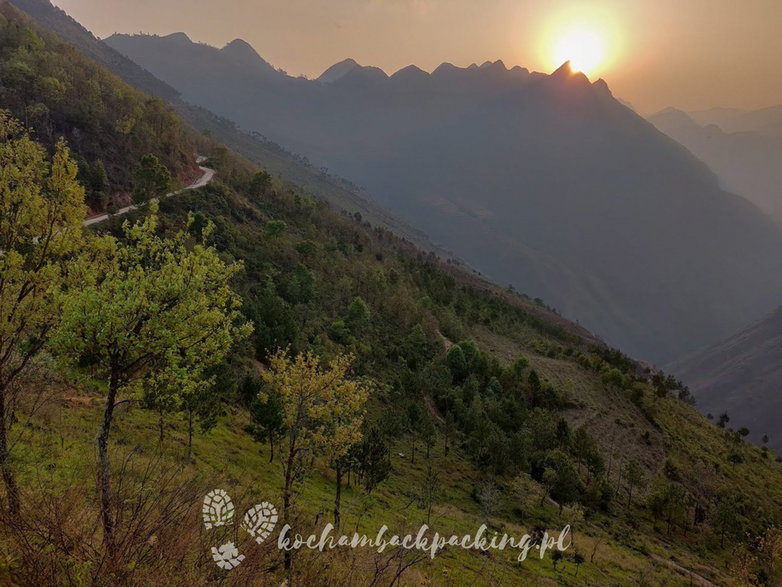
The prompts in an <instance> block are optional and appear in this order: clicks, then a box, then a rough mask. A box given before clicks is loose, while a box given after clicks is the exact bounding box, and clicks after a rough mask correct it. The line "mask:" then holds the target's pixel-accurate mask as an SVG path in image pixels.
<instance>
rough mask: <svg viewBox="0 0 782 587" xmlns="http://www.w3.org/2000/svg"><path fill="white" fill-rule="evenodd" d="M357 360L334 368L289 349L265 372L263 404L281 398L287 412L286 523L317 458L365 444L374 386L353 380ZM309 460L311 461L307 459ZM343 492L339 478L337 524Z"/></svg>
mask: <svg viewBox="0 0 782 587" xmlns="http://www.w3.org/2000/svg"><path fill="white" fill-rule="evenodd" d="M352 362H353V357H352V356H349V355H340V356H338V357H337V358H335V359H333V360H332V361H330V362H329V363H328V364H325V365H324V364H322V363H321V360H320V358H319V357H318V356H317V355H315V354H314V353H312V352H307V353H300V354H298V355H296V356H295V357H291V356H290V354H289V353H288V351H287V350H280V351H277V352H276V353H275V354H274V355H272V357H271V358H270V360H269V369H268V370H267V371H266V372H265V373H264V374H263V380H264V382H265V383H266V384H267V388H266V389H263V390H262V391H261V393H260V394H259V397H260V399H261V401H263V402H265V401H268V400H269V397H270V394H272V393H276V394H278V395H279V397H280V401H281V403H282V410H283V413H284V414H285V426H286V428H287V430H288V432H287V445H285V446H284V447H283V455H284V458H283V475H284V484H283V496H282V500H283V506H282V520H283V523H285V524H289V523H290V521H291V506H292V503H291V500H292V497H293V485H294V482H295V481H296V480H297V479H298V478H300V477H301V475H302V474H303V473H304V472H305V471H306V470H307V468H308V467H309V465H310V463H311V462H312V458H314V457H315V456H317V455H322V456H325V457H327V458H328V460H329V462H332V463H334V462H336V461H337V459H339V458H340V457H342V456H344V455H345V454H347V452H348V451H349V450H350V447H351V446H352V445H354V444H355V443H356V442H358V441H359V440H361V423H362V421H363V407H364V404H365V402H366V401H367V398H368V397H369V388H368V387H367V386H366V385H364V384H362V383H360V382H358V381H356V380H353V379H350V378H349V377H348V371H349V370H350V366H351V364H352ZM305 456H309V457H310V458H309V459H305V458H304V457H305ZM341 488H342V478H341V474H339V473H338V475H337V489H336V495H335V500H334V518H335V526H338V525H339V508H340V497H341ZM291 565H292V558H291V553H290V551H286V553H285V568H286V569H290V568H291Z"/></svg>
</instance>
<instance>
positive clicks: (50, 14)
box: [11, 0, 179, 100]
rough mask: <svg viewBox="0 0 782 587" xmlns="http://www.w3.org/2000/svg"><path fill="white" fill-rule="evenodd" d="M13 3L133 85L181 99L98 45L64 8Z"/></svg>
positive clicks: (41, 1)
mask: <svg viewBox="0 0 782 587" xmlns="http://www.w3.org/2000/svg"><path fill="white" fill-rule="evenodd" d="M11 4H13V5H14V6H16V7H17V8H20V9H21V10H23V11H24V12H25V13H27V14H28V15H29V16H31V17H32V18H34V19H35V21H36V22H38V23H40V24H41V25H42V26H45V27H46V28H47V29H49V30H50V31H52V32H54V33H56V34H58V35H59V36H60V37H62V38H63V39H67V40H68V42H69V43H71V44H72V45H73V46H75V47H76V48H78V49H79V51H80V52H81V53H82V54H84V55H85V56H86V57H89V58H90V59H92V60H93V61H96V62H97V63H100V64H102V65H104V66H106V67H107V68H108V69H109V71H111V72H112V73H114V74H115V75H118V76H119V77H121V78H122V79H123V80H125V81H126V82H127V83H128V84H130V85H131V86H133V87H136V88H138V89H140V90H141V91H143V92H146V93H147V94H150V95H152V96H157V97H159V98H163V99H165V100H174V99H176V98H177V97H178V96H179V92H177V91H176V90H175V89H174V88H172V87H171V86H169V85H168V84H166V83H164V82H162V81H160V80H159V79H157V78H156V77H155V76H153V75H152V74H150V73H149V72H148V71H145V70H144V69H142V68H141V67H139V66H138V65H137V64H136V63H134V62H133V61H131V60H130V59H128V58H127V57H125V56H124V55H122V54H120V53H118V52H116V51H114V50H113V49H112V48H111V47H109V46H107V45H104V44H102V43H96V41H97V39H96V38H95V36H94V35H92V33H90V32H89V31H87V30H86V29H85V28H84V27H83V26H82V25H81V24H79V23H78V22H76V21H75V20H74V19H72V18H71V17H70V16H68V15H67V14H66V13H65V12H64V11H63V10H62V9H60V8H58V7H56V6H53V5H52V4H51V2H49V1H48V0H13V2H11Z"/></svg>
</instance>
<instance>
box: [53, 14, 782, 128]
mask: <svg viewBox="0 0 782 587" xmlns="http://www.w3.org/2000/svg"><path fill="white" fill-rule="evenodd" d="M54 3H55V4H57V5H58V6H60V7H61V8H63V9H64V10H65V11H66V12H68V13H70V14H71V15H72V16H73V17H74V18H76V19H77V20H78V21H80V22H81V23H82V24H84V25H85V26H86V27H87V28H89V29H91V30H92V31H93V32H94V33H95V34H96V35H97V36H99V37H106V36H108V35H110V34H112V33H114V32H122V33H137V32H145V33H152V34H160V35H165V34H169V33H172V32H178V31H182V32H185V33H187V34H188V35H189V36H190V38H192V39H193V40H195V41H202V42H205V43H208V44H210V45H216V46H223V45H224V44H226V43H227V42H229V41H231V40H232V39H234V38H237V37H238V38H242V39H244V40H246V41H247V42H249V43H250V44H251V45H253V46H254V47H255V48H256V49H257V50H258V52H259V53H260V54H261V55H262V56H263V57H264V58H265V59H266V60H267V61H269V62H270V63H272V64H274V65H275V66H277V67H281V68H283V69H285V70H286V71H288V72H289V73H290V74H292V75H298V74H304V75H307V76H309V77H316V76H318V75H319V74H320V73H321V72H322V71H323V70H325V69H326V68H327V67H329V66H330V65H333V64H334V63H336V62H337V61H341V60H342V59H345V58H346V57H352V58H354V59H356V60H357V61H359V62H360V63H362V64H364V65H376V66H378V67H381V68H383V69H384V70H386V71H387V72H389V73H393V72H394V71H396V70H398V69H401V68H402V67H405V66H407V65H410V64H411V63H412V64H416V65H418V66H419V67H421V68H423V69H425V70H427V71H431V70H432V69H434V68H435V67H437V65H439V64H440V63H442V62H444V61H449V62H451V63H454V64H456V65H461V66H466V65H469V64H470V63H473V62H477V63H482V62H483V61H486V60H496V59H502V60H503V61H505V64H506V65H508V66H509V67H510V66H512V65H521V66H523V67H527V68H529V69H531V70H536V71H545V72H549V71H551V70H553V69H555V68H556V66H557V65H558V63H556V61H557V60H559V59H561V56H562V55H564V54H568V53H569V52H573V51H578V47H579V46H580V45H579V43H586V44H587V45H589V47H587V49H585V51H587V52H589V53H590V55H589V59H586V60H585V63H586V62H589V63H590V65H594V69H593V70H591V71H588V72H587V73H589V74H590V77H592V78H597V77H603V78H605V79H606V81H608V83H609V85H610V86H611V88H612V89H613V91H614V94H615V95H617V96H618V97H620V98H622V99H624V100H627V101H629V102H630V103H632V104H633V105H634V106H635V107H636V109H637V110H638V111H639V112H640V113H642V114H650V113H652V112H654V111H657V110H659V109H661V108H664V107H666V106H675V107H678V108H683V109H687V110H692V109H702V108H710V107H714V106H731V107H739V108H762V107H766V106H773V105H777V104H782V75H780V70H781V69H782V67H781V66H780V59H782V34H780V30H782V2H780V0H742V1H741V2H738V1H736V0H602V1H592V2H586V1H580V2H573V1H570V2H567V1H562V0H482V1H477V0H328V1H325V0H324V1H318V2H316V1H312V0H220V1H219V2H216V1H215V0H190V1H189V2H179V1H174V0H133V1H132V2H129V1H128V0H54ZM572 58H573V59H578V58H579V55H572Z"/></svg>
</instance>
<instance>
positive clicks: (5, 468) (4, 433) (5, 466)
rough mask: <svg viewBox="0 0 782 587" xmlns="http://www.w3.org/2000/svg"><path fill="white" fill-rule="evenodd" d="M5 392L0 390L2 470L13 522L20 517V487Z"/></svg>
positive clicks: (0, 460) (0, 461)
mask: <svg viewBox="0 0 782 587" xmlns="http://www.w3.org/2000/svg"><path fill="white" fill-rule="evenodd" d="M5 408H6V405H5V390H0V470H2V475H3V483H5V493H6V496H7V498H8V513H9V514H10V515H11V519H12V520H16V519H18V517H19V508H20V503H19V487H18V486H17V484H16V477H15V476H14V472H13V470H12V469H11V462H10V460H11V455H10V454H9V449H8V416H7V415H6V411H5Z"/></svg>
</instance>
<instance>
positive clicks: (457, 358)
mask: <svg viewBox="0 0 782 587" xmlns="http://www.w3.org/2000/svg"><path fill="white" fill-rule="evenodd" d="M446 361H447V363H448V368H449V369H450V370H451V375H453V378H454V380H455V381H463V380H464V378H465V377H466V375H467V359H466V358H465V356H464V351H463V350H462V347H460V346H459V345H456V344H455V345H453V346H452V347H451V349H450V350H449V351H448V355H447V356H446Z"/></svg>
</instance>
